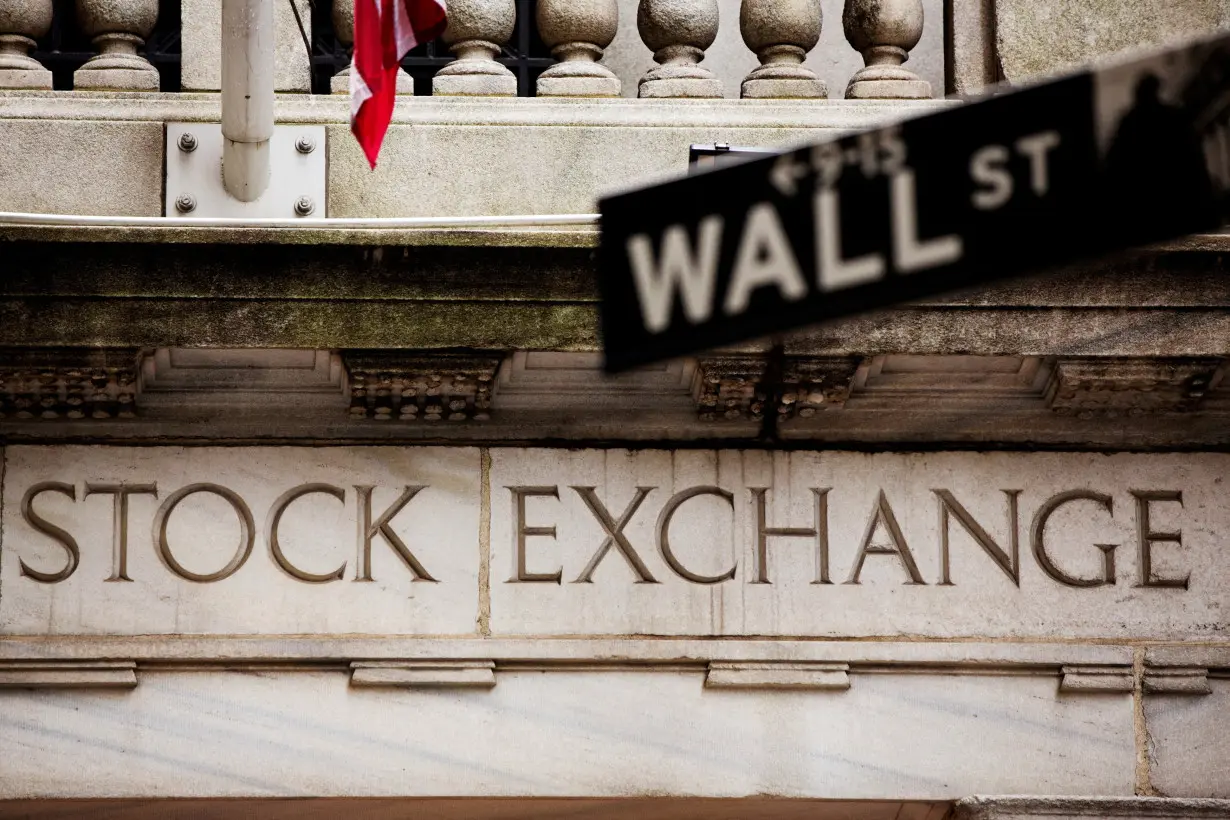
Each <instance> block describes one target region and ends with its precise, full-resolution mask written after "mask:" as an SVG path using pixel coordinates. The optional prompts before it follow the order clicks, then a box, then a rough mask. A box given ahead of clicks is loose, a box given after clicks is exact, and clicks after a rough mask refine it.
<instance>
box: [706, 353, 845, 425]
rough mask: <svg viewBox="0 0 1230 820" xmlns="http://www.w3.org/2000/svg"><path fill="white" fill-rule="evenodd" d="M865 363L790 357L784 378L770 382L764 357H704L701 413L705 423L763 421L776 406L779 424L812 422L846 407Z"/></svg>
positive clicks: (766, 360) (782, 374)
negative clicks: (822, 412)
mask: <svg viewBox="0 0 1230 820" xmlns="http://www.w3.org/2000/svg"><path fill="white" fill-rule="evenodd" d="M860 362H861V359H859V358H858V357H848V356H786V357H784V359H783V361H782V367H781V370H782V372H781V376H780V380H779V381H778V382H777V383H776V384H770V383H769V382H768V381H767V376H768V371H769V359H768V358H767V357H765V356H746V355H742V356H704V357H702V358H701V359H700V361H699V364H698V367H697V369H696V379H695V388H694V394H695V396H696V407H697V412H698V413H699V415H700V420H701V421H739V420H744V419H746V420H750V421H760V420H761V419H763V418H764V415H765V412H766V410H768V409H769V408H770V407H771V406H772V407H776V412H777V416H778V419H779V420H780V421H788V420H790V419H793V418H796V417H798V418H804V419H806V418H811V417H812V416H814V415H816V413H817V412H819V411H820V410H822V409H825V408H828V407H841V406H843V405H844V404H845V403H846V399H848V398H849V397H850V389H851V386H852V384H853V382H854V375H855V373H857V372H858V368H859V364H860Z"/></svg>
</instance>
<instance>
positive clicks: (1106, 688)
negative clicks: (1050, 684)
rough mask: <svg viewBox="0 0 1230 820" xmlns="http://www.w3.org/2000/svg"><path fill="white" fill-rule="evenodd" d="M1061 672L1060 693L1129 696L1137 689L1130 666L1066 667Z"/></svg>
mask: <svg viewBox="0 0 1230 820" xmlns="http://www.w3.org/2000/svg"><path fill="white" fill-rule="evenodd" d="M1060 672H1061V674H1062V679H1061V680H1060V682H1059V691H1060V692H1069V693H1072V694H1087V693H1104V692H1112V693H1117V694H1118V693H1122V694H1127V693H1130V692H1131V691H1132V690H1133V689H1134V688H1135V680H1134V679H1133V678H1132V667H1130V666H1065V667H1063V668H1062V669H1061V670H1060Z"/></svg>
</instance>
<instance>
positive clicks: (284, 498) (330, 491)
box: [265, 484, 346, 584]
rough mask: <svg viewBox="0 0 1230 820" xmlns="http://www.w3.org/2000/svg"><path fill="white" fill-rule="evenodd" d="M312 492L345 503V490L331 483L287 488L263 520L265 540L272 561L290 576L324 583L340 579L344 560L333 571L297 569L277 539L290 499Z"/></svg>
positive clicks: (308, 581) (343, 568)
mask: <svg viewBox="0 0 1230 820" xmlns="http://www.w3.org/2000/svg"><path fill="white" fill-rule="evenodd" d="M313 493H321V494H324V495H331V496H333V497H334V498H336V499H337V500H338V501H340V502H342V503H343V504H345V503H346V491H345V490H343V489H342V488H341V487H334V486H333V485H331V484H302V485H300V486H298V487H295V488H294V489H292V490H287V491H286V492H284V493H282V495H281V496H279V497H278V500H277V501H275V502H273V506H272V507H270V508H269V517H268V518H267V519H266V522H265V540H266V541H268V542H269V552H270V553H272V554H273V561H274V563H275V564H277V565H278V567H279V568H280V569H281V570H282V571H283V572H285V573H286V574H287V575H289V576H290V577H291V578H295V579H298V580H300V581H303V582H305V583H308V584H326V583H328V582H330V581H340V580H341V579H342V577H343V576H344V575H345V574H346V562H345V561H343V562H342V565H341V566H340V567H338V568H337V569H335V570H334V571H333V572H325V573H322V574H320V575H317V574H314V573H311V572H307V571H306V570H302V569H299V568H298V567H296V566H295V565H294V564H292V563H291V562H290V559H288V558H287V557H286V554H285V553H284V552H283V551H282V544H281V542H280V541H278V525H279V524H281V523H282V514H283V513H285V512H286V508H287V507H289V506H290V504H291V502H292V501H294V500H296V499H298V498H302V497H303V496H305V495H311V494H313Z"/></svg>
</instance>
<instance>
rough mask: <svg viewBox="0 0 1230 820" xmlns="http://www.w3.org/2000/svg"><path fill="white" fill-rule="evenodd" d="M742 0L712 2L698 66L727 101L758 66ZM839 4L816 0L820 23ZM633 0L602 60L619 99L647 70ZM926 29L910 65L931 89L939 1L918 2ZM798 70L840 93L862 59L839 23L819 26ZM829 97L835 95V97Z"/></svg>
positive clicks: (939, 47)
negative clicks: (707, 40) (619, 84)
mask: <svg viewBox="0 0 1230 820" xmlns="http://www.w3.org/2000/svg"><path fill="white" fill-rule="evenodd" d="M741 2H742V0H718V10H719V18H720V21H721V24H720V26H719V27H718V34H717V39H716V40H715V41H714V42H713V45H712V46H710V47H709V48H708V49H706V51H705V59H704V60H703V61H702V63H701V65H702V66H704V67H706V68H708V69H710V70H711V71H712V72H713V73H714V75H715V76H716V77H717V78H718V81H719V82H720V83H721V85H722V89H723V92H724V94H725V96H727V97H738V96H739V93H740V84H741V83H742V81H743V79H744V78H745V77H746V76H747V74H748V72H750V71H751V70H752V69H754V68H755V67H756V65H757V63H758V61H757V59H756V55H755V54H754V53H753V52H751V51H749V50H748V47H747V45H746V44H745V43H744V42H743V37H742V34H741V32H740V26H739V12H740V4H741ZM843 3H844V0H821V7H822V9H823V12H824V19H825V20H826V21H832V22H836V21H840V20H841V13H842V6H843ZM637 4H638V0H619V13H620V24H619V34H618V35H617V36H616V37H615V40H614V42H612V43H611V47H610V48H608V49H607V50H606V56H605V57H604V58H603V62H604V63H605V64H606V65H608V66H609V67H610V68H611V69H612V70H613V71H614V72H615V74H616V75H617V76H618V77H619V78H620V79H621V80H623V88H624V92H623V93H624V95H625V96H633V97H635V96H636V95H637V81H638V80H639V79H640V78H641V77H642V76H644V74H645V72H646V71H648V70H650V69H651V68H653V66H654V61H653V52H652V51H650V50H649V48H648V47H647V46H646V45H645V44H644V43H643V42H642V41H641V38H640V34H639V33H638V32H637V27H636V12H637ZM923 6H924V8H925V10H926V19H927V23H926V26H925V27H924V28H923V39H922V42H920V43H919V45H918V46H917V47H916V48H915V49H914V51H913V52H911V54H910V67H911V68H912V69H913V70H914V71H915V72H916V73H917V74H918V75H919V76H920V77H922V78H923V79H925V80H927V81H929V82H930V83H931V85H932V87H933V88H935V89H941V88H943V87H944V27H943V26H942V25H941V22H942V21H943V18H944V13H943V12H944V3H943V0H924V2H923ZM804 66H805V67H806V68H808V69H811V70H812V71H814V72H815V73H816V75H817V76H818V77H819V78H820V79H821V80H823V81H825V82H826V84H827V85H828V86H829V88H831V89H844V88H845V87H846V84H847V82H848V81H849V79H850V76H851V75H852V74H854V72H855V71H857V70H859V69H860V68H862V67H863V59H862V57H861V56H860V55H859V53H858V52H856V51H854V50H853V49H852V48H850V44H849V43H847V42H846V39H845V35H844V34H843V33H842V30H841V26H840V25H825V27H824V31H823V32H822V33H821V35H820V43H819V45H818V46H817V47H816V48H814V49H813V50H812V51H811V52H810V53H809V54H808V55H807V60H806V61H805V63H804ZM834 96H840V95H839V94H836V95H834Z"/></svg>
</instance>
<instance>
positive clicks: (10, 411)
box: [0, 348, 139, 421]
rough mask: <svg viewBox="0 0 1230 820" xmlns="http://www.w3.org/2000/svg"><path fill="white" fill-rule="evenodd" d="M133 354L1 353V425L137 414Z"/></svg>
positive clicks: (85, 351) (66, 350)
mask: <svg viewBox="0 0 1230 820" xmlns="http://www.w3.org/2000/svg"><path fill="white" fill-rule="evenodd" d="M137 357H138V351H137V350H136V349H135V348H131V349H130V348H119V349H110V348H101V349H88V348H63V349H59V348H30V349H22V350H5V351H3V352H0V419H20V420H25V419H37V420H48V421H51V420H57V419H98V420H104V419H114V418H132V417H133V416H135V415H136V413H137V394H138V392H139V391H138V380H137Z"/></svg>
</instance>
